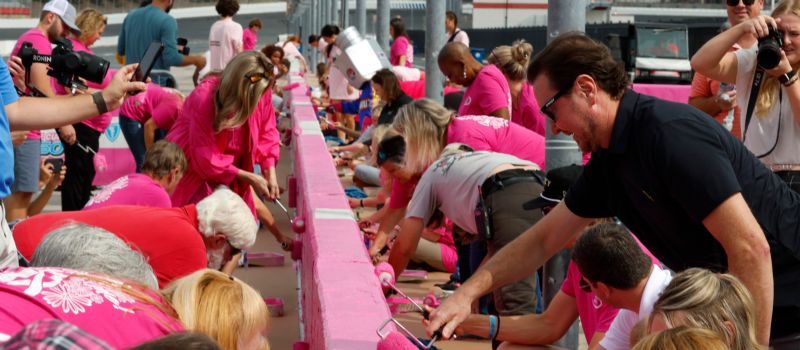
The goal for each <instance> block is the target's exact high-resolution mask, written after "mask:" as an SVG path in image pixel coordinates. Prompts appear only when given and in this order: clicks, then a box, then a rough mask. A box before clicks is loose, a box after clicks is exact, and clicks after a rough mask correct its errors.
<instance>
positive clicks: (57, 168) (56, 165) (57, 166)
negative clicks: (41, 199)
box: [44, 158, 64, 175]
mask: <svg viewBox="0 0 800 350" xmlns="http://www.w3.org/2000/svg"><path fill="white" fill-rule="evenodd" d="M44 164H53V174H54V175H56V174H58V173H60V172H61V166H62V165H64V160H63V159H61V158H47V159H46V160H45V161H44Z"/></svg>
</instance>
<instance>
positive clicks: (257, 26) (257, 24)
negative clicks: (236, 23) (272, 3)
mask: <svg viewBox="0 0 800 350" xmlns="http://www.w3.org/2000/svg"><path fill="white" fill-rule="evenodd" d="M260 30H261V20H260V19H258V18H253V19H252V20H250V23H249V24H248V25H247V29H245V30H244V32H242V50H244V51H249V50H254V49H255V48H256V44H257V43H258V32H259V31H260Z"/></svg>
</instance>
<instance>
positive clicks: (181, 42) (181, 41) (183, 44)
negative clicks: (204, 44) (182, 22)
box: [178, 38, 190, 56]
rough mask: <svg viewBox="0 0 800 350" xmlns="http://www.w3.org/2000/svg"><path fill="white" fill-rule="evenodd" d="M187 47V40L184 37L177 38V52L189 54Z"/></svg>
mask: <svg viewBox="0 0 800 350" xmlns="http://www.w3.org/2000/svg"><path fill="white" fill-rule="evenodd" d="M189 49H190V47H189V40H188V39H186V38H178V53H180V54H181V55H184V56H189Z"/></svg>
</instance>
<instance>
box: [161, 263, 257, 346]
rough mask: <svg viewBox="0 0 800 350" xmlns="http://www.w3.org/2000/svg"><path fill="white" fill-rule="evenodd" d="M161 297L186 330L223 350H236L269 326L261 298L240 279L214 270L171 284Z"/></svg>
mask: <svg viewBox="0 0 800 350" xmlns="http://www.w3.org/2000/svg"><path fill="white" fill-rule="evenodd" d="M162 293H163V294H164V296H165V297H166V298H167V300H169V301H170V303H171V304H172V307H173V308H175V311H176V312H177V313H178V315H179V316H180V319H181V321H182V322H183V324H184V325H185V326H186V329H187V330H189V331H195V332H200V333H204V334H207V335H208V336H210V337H211V338H213V339H214V340H216V341H217V343H219V345H220V347H221V348H222V349H224V350H236V349H237V348H238V345H239V342H240V341H241V340H244V338H245V337H247V336H250V335H252V334H253V333H255V332H259V331H261V329H263V328H265V327H268V326H269V324H270V318H269V311H267V305H266V304H265V303H264V300H263V299H262V298H261V295H260V294H259V293H258V292H257V291H256V290H255V289H253V287H250V286H249V285H247V284H246V283H244V282H242V281H241V280H240V279H238V278H233V276H229V275H226V274H224V273H222V272H219V271H216V270H210V269H204V270H198V271H195V272H194V273H192V274H190V275H187V276H184V277H181V278H179V279H177V280H175V281H174V282H172V283H170V284H169V285H167V287H166V288H164V289H163V290H162ZM265 345H266V344H265ZM267 346H268V345H267ZM265 348H267V347H265Z"/></svg>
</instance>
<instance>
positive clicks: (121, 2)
mask: <svg viewBox="0 0 800 350" xmlns="http://www.w3.org/2000/svg"><path fill="white" fill-rule="evenodd" d="M143 1H147V2H152V0H70V3H72V5H74V6H75V8H76V9H77V10H78V12H80V11H81V10H83V9H85V8H89V7H91V8H94V9H97V10H99V11H101V12H103V13H119V12H126V11H128V10H131V9H134V8H137V7H139V6H140V5H141V4H142V2H143ZM12 2H15V3H16V2H19V3H24V5H26V6H27V7H28V8H29V9H30V12H29V14H30V15H34V16H37V15H38V14H39V13H41V12H42V7H43V6H44V4H46V3H47V0H10V1H0V8H1V7H3V6H4V4H6V3H12ZM265 2H284V0H239V3H241V4H249V3H265ZM215 3H216V0H175V5H174V7H173V8H186V7H195V6H211V5H214V4H215ZM0 17H2V14H1V13H0Z"/></svg>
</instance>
